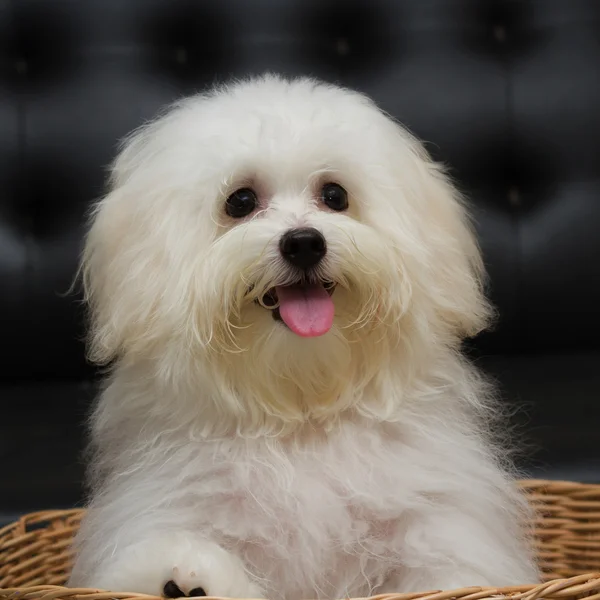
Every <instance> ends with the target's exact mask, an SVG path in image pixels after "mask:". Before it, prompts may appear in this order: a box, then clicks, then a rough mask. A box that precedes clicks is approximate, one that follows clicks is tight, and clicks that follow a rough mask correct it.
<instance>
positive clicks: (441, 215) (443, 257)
mask: <svg viewBox="0 0 600 600" xmlns="http://www.w3.org/2000/svg"><path fill="white" fill-rule="evenodd" d="M391 148H392V149H391V150H389V152H390V155H391V159H390V163H391V164H392V165H393V167H392V169H393V171H394V177H395V178H396V181H397V183H396V184H395V187H396V186H397V189H400V190H401V191H402V194H403V196H404V198H403V200H402V202H398V197H397V196H396V197H395V198H393V199H392V203H393V205H394V207H395V208H396V209H397V215H398V222H397V225H395V226H394V227H395V228H396V229H397V230H398V231H399V232H402V234H403V235H404V237H405V238H407V237H408V238H410V239H408V241H407V240H406V239H405V240H404V241H402V242H400V241H399V243H398V247H399V249H400V252H402V254H403V256H402V262H403V263H404V264H406V265H407V266H408V268H410V271H411V273H410V280H411V286H412V302H413V305H414V306H415V309H416V310H417V311H420V312H421V314H422V315H423V316H422V317H421V318H422V319H426V320H427V322H429V327H434V329H435V331H436V332H437V333H438V334H439V335H440V336H442V337H446V338H449V339H450V340H456V339H462V338H465V337H470V336H474V335H476V334H477V333H479V332H480V331H482V330H483V329H485V328H486V327H487V325H488V324H489V322H490V319H491V317H492V315H493V311H492V309H491V307H490V305H489V303H488V302H487V300H486V298H485V295H484V283H485V270H484V266H483V260H482V257H481V252H480V249H479V245H478V242H477V238H476V235H475V232H474V227H473V224H472V222H471V219H470V217H469V213H468V210H467V206H466V203H465V201H464V199H463V198H462V197H461V195H460V194H459V193H458V191H457V189H456V187H455V186H454V185H453V183H452V181H451V180H450V178H449V177H448V176H447V174H446V172H445V169H444V168H443V167H442V166H441V165H438V164H436V163H434V162H433V161H432V160H431V158H430V156H429V155H428V153H427V152H426V150H425V148H424V147H423V145H422V144H421V143H420V142H419V141H418V140H417V139H416V138H414V137H412V136H411V135H410V134H409V133H408V132H406V130H404V129H403V128H402V127H400V126H398V128H397V129H396V130H395V132H394V139H393V141H392V146H391ZM389 227H392V225H391V223H390V224H389V225H388V228H389ZM407 232H408V233H407ZM424 313H427V314H424Z"/></svg>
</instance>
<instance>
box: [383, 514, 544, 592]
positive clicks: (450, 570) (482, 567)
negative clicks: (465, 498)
mask: <svg viewBox="0 0 600 600" xmlns="http://www.w3.org/2000/svg"><path fill="white" fill-rule="evenodd" d="M466 507H467V508H469V506H468V505H467V506H466ZM488 508H489V507H488ZM478 512H479V515H478V516H475V515H476V514H477V513H475V511H474V513H473V514H465V512H464V511H463V510H459V509H457V508H456V507H445V508H442V507H440V508H438V509H437V510H435V509H434V510H433V511H431V512H425V513H424V514H420V515H416V514H415V515H413V516H412V517H411V519H410V520H409V521H408V524H407V527H406V528H402V531H399V532H398V539H396V540H395V541H394V546H395V547H396V548H397V551H398V556H399V557H400V560H399V563H400V564H399V565H398V568H397V569H395V570H393V571H392V572H391V573H390V574H388V576H387V578H386V579H385V581H384V583H383V584H382V585H381V586H379V587H378V588H377V593H399V592H425V591H434V590H453V589H457V588H464V587H472V586H481V587H486V586H492V587H501V586H513V585H526V584H533V583H536V582H537V581H538V579H539V574H538V571H537V569H536V566H535V563H534V561H533V559H532V553H531V551H530V549H529V548H528V546H527V544H526V543H525V541H524V540H523V539H522V535H521V534H522V532H521V531H519V528H518V526H517V523H516V521H515V520H514V519H513V518H511V516H510V515H507V514H505V513H503V512H502V511H496V510H493V509H488V510H487V514H486V511H483V510H482V511H478Z"/></svg>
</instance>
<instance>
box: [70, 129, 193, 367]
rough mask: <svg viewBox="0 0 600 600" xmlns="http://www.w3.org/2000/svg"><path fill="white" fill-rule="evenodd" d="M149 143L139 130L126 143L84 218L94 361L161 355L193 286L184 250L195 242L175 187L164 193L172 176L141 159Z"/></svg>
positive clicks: (152, 136)
mask: <svg viewBox="0 0 600 600" xmlns="http://www.w3.org/2000/svg"><path fill="white" fill-rule="evenodd" d="M156 139H157V132H156V131H153V130H148V128H146V129H145V130H142V131H139V132H137V133H136V134H135V135H134V136H133V137H132V138H130V139H129V140H128V141H127V142H126V144H125V146H124V149H123V151H122V152H121V154H120V155H119V157H118V158H117V160H116V162H115V165H114V168H113V171H112V179H111V189H110V191H109V193H108V194H107V195H106V196H105V197H104V198H103V199H102V200H101V201H100V202H98V203H97V205H96V206H95V207H94V210H93V212H92V215H91V222H90V228H89V231H88V234H87V237H86V241H85V247H84V252H83V257H82V262H81V273H82V276H83V285H84V292H85V299H86V301H87V303H88V306H89V312H90V321H91V323H90V332H89V355H90V358H91V359H92V360H93V361H95V362H98V363H100V364H106V363H108V362H110V361H112V360H113V359H115V358H117V357H120V356H124V355H130V356H131V355H132V354H140V353H144V354H147V353H148V352H153V351H154V350H156V351H157V352H158V351H160V347H161V345H162V348H163V350H164V349H165V348H166V347H167V346H168V343H169V340H170V338H171V337H172V336H173V335H176V334H177V333H178V332H180V331H181V330H182V329H184V327H182V322H184V321H185V320H186V319H187V318H189V311H188V307H189V306H190V296H191V289H192V286H193V285H194V281H193V270H192V269H191V268H190V264H188V263H189V262H190V260H189V254H187V253H188V252H189V251H190V245H191V244H192V243H194V244H196V243H197V240H196V241H194V240H190V239H189V238H190V236H189V230H190V228H189V219H190V215H189V214H188V213H187V212H186V203H185V202H179V200H180V197H181V193H180V190H177V189H171V188H169V187H168V185H167V182H168V181H172V178H169V177H167V176H165V173H164V172H163V173H161V172H160V169H156V168H153V167H154V166H155V165H154V164H152V162H151V161H150V160H148V157H149V156H153V155H157V154H158V153H159V151H158V152H157V148H156V147H152V144H153V143H154V142H155V140H156ZM163 162H164V161H163ZM186 219H187V220H188V226H187V227H186ZM199 237H200V238H201V237H202V236H199Z"/></svg>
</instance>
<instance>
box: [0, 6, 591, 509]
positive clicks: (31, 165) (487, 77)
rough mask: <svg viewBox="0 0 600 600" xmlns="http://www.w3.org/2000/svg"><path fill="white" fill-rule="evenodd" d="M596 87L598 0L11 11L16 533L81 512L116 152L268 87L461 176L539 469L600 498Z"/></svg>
mask: <svg viewBox="0 0 600 600" xmlns="http://www.w3.org/2000/svg"><path fill="white" fill-rule="evenodd" d="M599 65H600V3H599V2H597V0H568V1H566V0H486V1H485V2H483V1H482V0H339V1H334V0H252V1H247V0H220V1H219V2H216V1H215V2H210V1H204V2H202V1H199V0H143V1H142V0H127V1H123V0H85V1H82V0H0V285H1V291H0V327H1V329H2V333H3V336H2V344H1V348H2V361H1V363H0V411H1V413H0V414H1V415H2V416H1V417H0V461H1V463H0V465H1V467H2V473H3V476H2V481H3V483H2V486H3V487H4V486H6V487H7V491H6V492H5V491H4V490H3V492H2V494H0V518H1V514H4V515H5V516H6V515H8V514H9V513H10V512H20V511H23V510H28V509H32V508H38V507H50V506H59V505H70V504H72V503H74V502H76V501H78V499H79V498H80V494H81V492H80V479H81V465H80V461H79V457H78V452H79V449H80V446H81V437H82V430H83V429H82V426H81V423H82V419H83V415H84V413H85V410H87V407H88V405H89V402H90V399H91V397H92V396H93V390H94V387H93V383H92V382H93V378H94V371H93V370H92V369H91V368H90V367H88V366H86V363H85V361H84V348H83V345H82V343H81V338H82V335H83V329H82V311H81V308H80V306H79V304H78V301H77V298H74V297H73V296H65V295H64V294H65V292H67V291H68V288H69V285H70V283H71V281H72V278H73V275H74V273H75V269H76V264H77V258H78V253H79V251H80V249H81V240H82V234H83V223H84V218H85V214H86V211H87V209H88V207H89V205H90V202H92V201H93V200H94V199H95V198H97V197H98V196H99V195H100V194H101V193H102V190H103V183H104V179H105V175H106V173H105V168H106V165H107V164H108V163H109V162H110V160H111V158H112V157H113V156H114V153H115V150H116V144H117V141H118V139H119V138H120V137H122V136H123V135H124V134H125V133H127V132H128V131H129V130H131V129H132V128H133V127H135V126H137V125H138V124H140V123H141V122H142V121H143V120H145V119H147V118H149V117H151V116H152V115H153V114H154V113H155V112H156V111H157V109H159V108H160V107H161V106H162V105H164V104H165V103H167V102H169V101H171V100H173V99H174V98H176V97H178V96H180V95H182V94H188V93H191V92H194V91H198V90H202V89H203V88H205V86H207V85H209V84H211V83H213V82H214V81H218V80H224V79H227V78H228V77H230V76H242V75H246V74H248V73H262V72H264V71H265V70H270V71H278V72H283V73H287V74H311V75H315V76H318V77H320V78H323V79H326V80H332V81H337V82H340V83H342V84H345V85H348V86H351V87H354V88H358V89H360V90H363V91H365V92H367V93H368V94H370V95H371V96H373V97H374V98H375V99H376V100H377V101H378V102H379V103H380V104H381V105H382V107H383V108H384V109H386V110H387V111H389V112H390V113H391V114H393V115H394V116H396V117H398V118H399V119H400V120H402V121H403V122H404V123H405V124H406V125H408V126H409V127H410V128H411V129H412V130H413V131H414V132H415V133H416V134H417V135H419V136H420V137H422V138H424V139H425V140H426V141H427V142H428V146H429V149H430V151H431V152H432V153H433V155H434V156H435V157H436V158H437V159H440V160H443V161H446V162H447V163H449V165H450V166H451V168H452V172H453V174H454V176H455V178H456V180H457V182H458V183H459V185H460V187H461V188H462V189H463V190H464V191H465V192H466V193H467V194H468V195H469V197H470V198H471V200H472V202H473V204H474V211H475V216H476V218H477V224H478V231H479V234H480V239H481V243H482V247H483V249H484V253H485V258H486V262H487V265H488V269H489V273H490V277H491V282H490V292H491V295H492V299H493V300H494V302H495V303H496V305H497V306H498V308H499V311H500V315H501V318H500V321H499V323H498V326H497V328H496V330H495V331H494V332H492V333H490V334H486V335H484V336H482V337H481V338H480V339H478V340H476V341H475V343H474V350H473V352H474V354H475V356H476V357H478V360H479V361H480V362H481V364H482V365H483V366H484V367H486V368H487V369H488V370H489V371H490V372H491V373H492V374H494V375H496V376H497V377H498V378H499V379H500V382H501V383H502V385H503V393H504V396H505V398H506V401H507V402H518V403H521V404H523V405H524V406H525V411H524V412H521V413H520V415H519V416H517V417H516V418H517V420H520V421H521V422H523V423H524V424H525V425H526V426H527V428H526V430H527V434H528V436H529V438H530V439H531V440H533V441H534V444H536V445H537V447H538V451H537V454H535V453H533V451H532V453H531V455H530V457H529V459H528V460H527V461H526V464H529V465H531V466H533V467H534V468H535V469H537V471H538V472H541V473H545V474H548V473H549V474H550V475H553V474H554V475H559V476H562V475H566V476H573V477H579V478H582V479H590V478H592V479H597V478H599V476H600V463H598V462H597V461H598V459H600V449H598V447H597V444H595V443H594V440H595V439H597V433H596V430H597V426H598V422H599V419H600V406H599V403H598V402H597V401H598V400H599V399H600V398H599V397H600V110H599V107H600V69H599ZM532 457H533V458H532Z"/></svg>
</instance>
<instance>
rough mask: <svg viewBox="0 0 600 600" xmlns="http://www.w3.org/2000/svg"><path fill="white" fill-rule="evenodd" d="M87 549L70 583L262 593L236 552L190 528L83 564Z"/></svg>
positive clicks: (167, 591) (176, 592)
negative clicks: (193, 532)
mask: <svg viewBox="0 0 600 600" xmlns="http://www.w3.org/2000/svg"><path fill="white" fill-rule="evenodd" d="M89 543H90V544H93V541H91V542H89ZM90 549H91V548H85V549H84V553H82V554H81V556H80V557H79V559H78V561H77V562H76V563H75V567H74V569H73V574H72V576H71V579H70V581H69V586H71V587H93V588H100V589H105V590H111V591H121V592H138V593H146V594H152V595H157V596H166V597H179V596H181V595H191V596H202V595H209V596H220V597H237V598H261V597H262V593H261V590H260V589H259V587H258V586H257V585H256V584H255V583H254V582H253V581H252V580H251V577H250V576H249V574H248V573H247V571H246V569H245V568H244V565H243V563H242V561H241V560H240V559H239V558H238V557H237V556H234V555H233V554H231V553H229V552H227V551H226V550H224V549H223V548H221V547H220V546H219V545H217V544H215V543H213V542H211V541H209V540H205V539H202V538H201V537H199V536H197V535H193V534H190V533H186V532H167V531H165V532H163V533H160V534H158V533H157V534H153V535H150V536H148V537H147V538H146V539H144V540H141V541H138V542H136V543H133V544H129V545H126V546H124V547H122V548H119V549H117V550H116V552H115V553H111V555H110V556H108V557H106V558H104V559H103V560H102V561H101V562H100V563H97V564H92V565H86V564H85V563H86V554H87V552H86V551H89V550H90Z"/></svg>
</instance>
